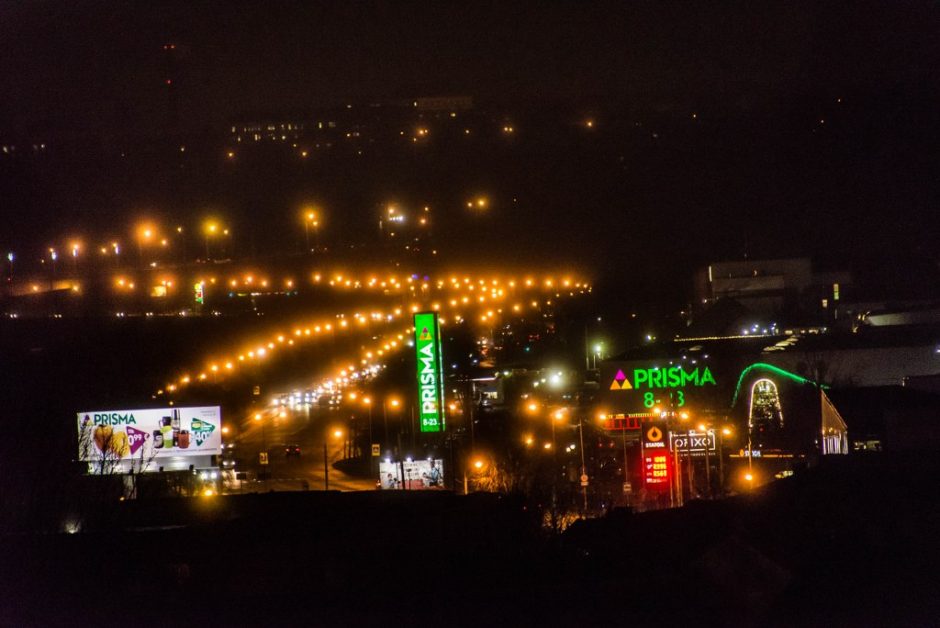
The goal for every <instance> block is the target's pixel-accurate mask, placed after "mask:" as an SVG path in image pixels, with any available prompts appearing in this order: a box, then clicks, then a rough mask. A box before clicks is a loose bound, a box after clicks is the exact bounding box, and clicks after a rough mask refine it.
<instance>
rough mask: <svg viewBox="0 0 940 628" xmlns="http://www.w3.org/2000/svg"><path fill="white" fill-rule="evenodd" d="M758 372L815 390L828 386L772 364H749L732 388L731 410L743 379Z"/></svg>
mask: <svg viewBox="0 0 940 628" xmlns="http://www.w3.org/2000/svg"><path fill="white" fill-rule="evenodd" d="M758 370H760V371H770V372H771V373H773V374H774V375H779V376H781V377H785V378H787V379H789V380H790V381H792V382H796V383H797V384H810V385H812V386H816V387H817V388H829V387H828V386H826V385H823V384H818V383H817V382H814V381H813V380H811V379H806V378H805V377H800V376H799V375H797V374H796V373H791V372H790V371H785V370H783V369H782V368H780V367H778V366H774V365H773V364H767V363H766V362H755V363H754V364H751V365H750V366H748V367H747V368H746V369H744V370H743V371H741V376H740V377H738V385H737V386H735V388H734V397H733V398H732V399H731V407H732V408H733V407H734V406H735V405H737V403H738V395H739V394H740V393H741V384H743V383H744V380H745V378H746V377H747V376H748V375H750V374H751V373H752V372H754V371H758Z"/></svg>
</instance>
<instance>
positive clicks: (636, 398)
mask: <svg viewBox="0 0 940 628" xmlns="http://www.w3.org/2000/svg"><path fill="white" fill-rule="evenodd" d="M603 377H604V379H603V385H604V387H605V388H606V389H607V391H608V392H607V398H608V400H609V402H610V404H611V409H612V410H613V409H616V410H618V411H623V412H636V413H642V412H647V411H650V410H652V408H654V407H661V408H667V407H671V408H682V407H684V406H685V405H687V404H688V403H689V397H690V395H691V396H693V397H694V396H695V394H696V393H697V392H700V391H702V390H703V389H709V388H713V387H715V386H716V385H717V382H716V381H715V376H714V374H713V373H712V370H711V368H709V367H708V366H705V365H688V364H649V363H635V362H631V363H628V362H611V363H608V364H607V365H606V367H605V369H604V373H603Z"/></svg>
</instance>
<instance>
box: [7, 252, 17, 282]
mask: <svg viewBox="0 0 940 628" xmlns="http://www.w3.org/2000/svg"><path fill="white" fill-rule="evenodd" d="M15 259H16V255H14V254H13V251H10V252H9V253H7V261H8V262H9V263H10V283H12V282H13V260H15Z"/></svg>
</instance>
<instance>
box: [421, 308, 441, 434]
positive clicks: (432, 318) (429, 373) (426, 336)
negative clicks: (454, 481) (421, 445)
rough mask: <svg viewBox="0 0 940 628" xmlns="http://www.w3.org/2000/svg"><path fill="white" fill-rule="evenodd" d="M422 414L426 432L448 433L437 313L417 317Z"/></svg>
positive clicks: (422, 424) (422, 313)
mask: <svg viewBox="0 0 940 628" xmlns="http://www.w3.org/2000/svg"><path fill="white" fill-rule="evenodd" d="M414 320H415V358H416V360H415V361H416V364H417V368H416V378H417V383H418V397H417V398H418V411H419V418H420V425H421V431H422V432H442V431H444V368H443V365H442V362H441V361H442V356H441V327H440V323H439V321H438V319H437V313H436V312H419V313H417V314H415V319H414Z"/></svg>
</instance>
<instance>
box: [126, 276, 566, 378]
mask: <svg viewBox="0 0 940 628" xmlns="http://www.w3.org/2000/svg"><path fill="white" fill-rule="evenodd" d="M119 281H120V280H119ZM582 292H583V291H582ZM501 298H502V297H501ZM551 303H552V301H551V299H548V300H546V301H545V305H546V306H550V305H551ZM462 305H463V304H462V302H459V303H458V302H456V301H455V302H454V304H453V306H452V307H454V308H457V307H460V306H462ZM529 305H530V306H531V307H533V308H538V307H541V305H542V304H541V302H540V301H537V300H533V301H532V302H531V303H530V304H529ZM430 309H432V310H434V311H440V310H441V309H442V308H441V305H440V304H439V303H431V308H430ZM409 310H410V311H409V312H407V313H408V314H413V313H415V312H418V311H420V310H421V304H419V303H414V304H412V306H411V307H410V308H409ZM520 310H521V308H517V307H515V306H514V307H513V311H514V312H519V311H520ZM502 313H503V309H502V308H497V309H496V310H495V311H493V310H490V311H488V312H487V313H486V314H484V315H483V320H484V322H487V321H490V322H492V321H493V320H495V319H496V317H497V316H498V315H501V314H502ZM405 314H406V311H405V310H404V309H403V308H400V307H397V308H394V310H392V311H391V312H379V313H376V312H373V313H371V314H370V315H369V316H365V315H362V314H361V313H358V312H357V313H354V314H352V315H351V316H346V315H344V314H339V315H337V316H336V317H335V319H334V320H332V321H323V322H321V323H314V324H313V325H306V326H298V327H296V328H295V329H294V331H293V336H294V337H291V336H290V334H287V333H284V332H279V333H276V334H274V335H273V337H272V338H271V339H270V340H269V341H268V342H267V344H266V345H265V344H264V343H262V345H259V346H258V348H257V349H249V350H248V351H247V353H242V354H240V355H238V356H237V361H236V359H235V358H234V357H231V358H217V359H216V360H215V361H212V362H210V363H209V367H208V369H209V371H210V372H211V374H212V377H213V379H215V378H216V377H217V376H218V374H220V373H222V374H224V373H225V372H227V371H228V372H230V371H233V370H234V368H235V366H236V365H237V364H238V363H240V362H246V361H249V360H254V361H256V362H257V360H259V359H261V358H264V357H266V355H267V354H268V353H269V352H271V351H274V350H275V349H276V348H277V347H278V346H279V345H282V344H285V342H286V344H287V345H288V346H292V345H294V344H295V338H296V339H298V340H306V339H308V338H309V337H311V336H319V335H321V333H322V332H324V331H325V332H330V333H333V332H334V331H345V330H347V329H349V328H351V327H352V325H351V323H355V324H357V325H358V326H360V327H361V326H362V325H364V324H366V323H369V322H370V321H379V322H392V321H393V320H396V319H400V318H403V317H404V315H405ZM451 318H452V319H453V320H456V321H460V320H463V317H462V316H461V314H460V313H459V312H454V313H453V316H452V317H451ZM442 322H446V321H444V320H442ZM403 341H404V337H403V335H402V334H399V335H398V338H397V339H392V340H391V341H390V342H385V343H384V344H382V345H381V348H378V349H376V350H373V351H367V352H366V353H365V355H364V356H363V357H362V358H361V360H360V362H361V363H362V364H368V363H370V362H371V361H372V360H373V359H374V358H375V356H376V355H378V356H382V355H383V353H385V352H389V351H390V350H391V349H392V348H395V347H397V346H398V345H399V342H401V343H402V344H403ZM220 364H221V365H223V366H224V369H223V367H222V366H220ZM208 377H209V374H207V373H206V372H205V371H203V372H202V373H200V374H199V375H198V376H196V377H195V378H194V377H193V376H191V375H188V374H184V375H181V376H180V378H179V380H178V381H176V382H170V383H168V384H167V385H166V390H168V391H170V392H173V391H175V390H176V389H177V388H178V387H179V386H184V385H187V384H189V383H190V382H191V381H204V380H206V379H207V378H208ZM157 394H163V393H162V391H158V393H157Z"/></svg>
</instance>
